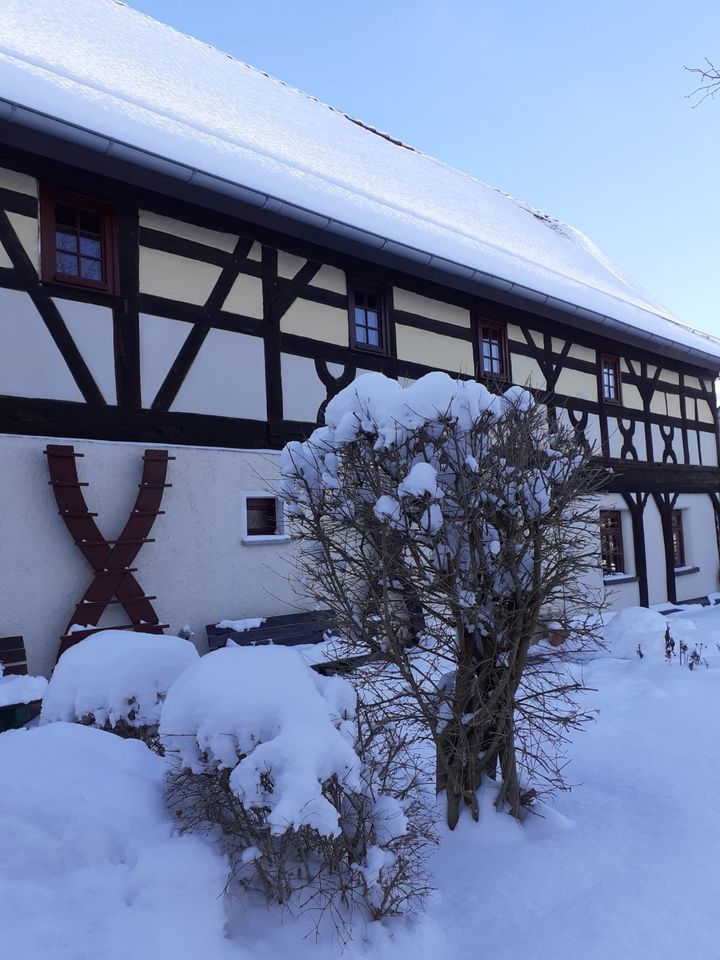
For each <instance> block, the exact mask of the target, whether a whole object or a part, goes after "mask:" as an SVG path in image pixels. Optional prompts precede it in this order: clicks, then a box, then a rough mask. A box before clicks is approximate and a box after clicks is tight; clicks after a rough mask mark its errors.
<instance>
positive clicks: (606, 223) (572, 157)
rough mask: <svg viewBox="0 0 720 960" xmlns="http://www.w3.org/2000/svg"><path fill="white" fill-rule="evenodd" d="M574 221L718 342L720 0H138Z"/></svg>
mask: <svg viewBox="0 0 720 960" xmlns="http://www.w3.org/2000/svg"><path fill="white" fill-rule="evenodd" d="M131 6H134V7H136V8H137V9H139V10H143V11H144V12H146V13H148V14H150V15H151V16H153V17H155V18H156V19H158V20H162V21H164V22H165V23H169V24H171V25H172V26H174V27H176V28H177V29H179V30H181V31H183V32H185V33H190V34H193V35H194V36H196V37H199V38H200V39H202V40H206V41H207V42H208V43H211V44H213V45H214V46H217V47H219V48H221V49H223V50H225V51H227V52H228V53H231V54H233V55H234V56H236V57H238V58H239V59H242V60H246V61H248V62H249V63H252V64H254V65H255V66H257V67H259V68H261V69H263V70H266V71H268V72H269V73H272V74H274V75H275V76H277V77H279V78H281V79H283V80H285V81H287V82H288V83H291V84H293V85H294V86H297V87H299V88H300V89H302V90H304V91H305V92H306V93H310V94H313V95H314V96H316V97H319V98H320V99H322V100H325V101H326V102H328V103H330V104H332V105H333V106H335V107H338V108H340V109H342V110H345V111H346V112H348V113H350V114H352V115H353V116H357V117H360V118H362V119H363V120H365V121H367V122H368V123H372V124H373V125H375V126H377V127H380V128H381V129H384V130H387V131H389V132H391V133H393V134H394V135H396V136H398V137H400V138H402V139H403V140H405V141H407V142H408V143H411V144H413V145H414V146H416V147H419V148H420V149H422V150H425V151H426V152H428V153H431V154H433V155H435V156H437V157H440V158H441V159H443V160H445V161H447V162H449V163H452V164H453V165H454V166H457V167H460V168H461V169H463V170H466V171H467V172H469V173H472V174H474V175H475V176H477V177H479V178H481V179H482V180H485V181H486V182H488V183H491V184H492V185H493V186H496V187H500V188H501V189H503V190H505V191H507V192H508V193H511V194H513V195H515V196H517V197H520V198H522V199H523V200H526V201H527V202H528V203H531V204H533V205H534V206H536V207H539V208H541V209H543V210H546V211H547V212H548V213H551V214H552V215H553V216H556V217H559V218H561V219H564V220H567V221H569V222H570V223H572V224H573V225H574V226H576V227H579V228H580V229H581V230H583V231H585V233H587V234H588V236H589V237H590V238H591V239H592V240H593V241H594V242H595V243H596V244H598V246H600V247H601V249H603V250H604V252H605V253H606V254H608V255H609V256H610V257H612V258H613V259H614V260H616V261H617V262H618V263H619V264H620V266H621V267H623V268H624V269H625V270H626V271H627V272H628V273H630V274H632V275H633V276H634V277H635V278H636V279H637V280H638V281H639V282H640V283H641V284H643V285H644V286H645V287H646V288H647V290H648V291H649V292H650V293H651V294H652V295H654V296H655V298H656V299H658V300H660V301H661V302H662V303H664V304H665V305H666V306H667V307H668V308H669V309H671V310H672V311H674V312H675V313H676V314H677V315H678V316H679V317H680V319H682V320H683V321H684V322H686V323H689V324H691V325H693V326H696V327H699V328H701V329H704V330H708V331H710V332H712V333H715V334H716V335H718V336H720V302H719V300H718V296H717V294H716V289H715V288H716V278H717V277H718V274H719V273H720V269H719V268H720V167H719V165H718V157H720V99H718V100H717V101H716V102H714V101H707V102H706V103H705V104H703V105H702V106H700V107H698V108H696V109H693V108H692V102H691V101H690V100H688V99H687V94H688V93H689V92H690V91H691V90H692V89H693V85H694V81H693V77H692V76H691V75H690V74H688V73H686V72H685V71H684V69H683V65H684V64H689V65H695V64H698V63H700V62H701V61H702V60H703V58H704V57H706V56H707V57H710V58H711V59H712V58H715V59H716V60H718V61H720V3H718V2H717V0H685V2H684V3H683V4H680V3H679V2H678V0H674V2H669V0H603V2H602V3H600V2H597V0H584V2H583V0H363V2H359V0H132V2H131Z"/></svg>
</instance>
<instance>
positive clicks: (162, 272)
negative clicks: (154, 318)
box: [140, 247, 221, 306]
mask: <svg viewBox="0 0 720 960" xmlns="http://www.w3.org/2000/svg"><path fill="white" fill-rule="evenodd" d="M220 273H221V268H220V267H218V266H216V265H215V264H214V263H204V262H203V261H202V260H191V259H190V258H189V257H178V256H177V255H176V254H174V253H165V252H164V251H162V250H151V249H150V248H149V247H140V291H141V292H142V293H150V294H154V295H155V296H157V297H167V298H168V299H170V300H182V301H184V302H185V303H195V304H197V305H199V306H200V305H202V304H203V303H205V301H206V300H207V298H208V297H209V296H210V294H211V292H212V289H213V287H214V286H215V283H216V281H217V279H218V277H219V276H220Z"/></svg>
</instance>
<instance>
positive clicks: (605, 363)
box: [600, 357, 620, 403]
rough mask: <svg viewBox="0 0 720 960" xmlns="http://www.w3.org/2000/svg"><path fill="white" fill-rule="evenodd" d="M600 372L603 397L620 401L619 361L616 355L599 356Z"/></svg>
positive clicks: (609, 400)
mask: <svg viewBox="0 0 720 960" xmlns="http://www.w3.org/2000/svg"><path fill="white" fill-rule="evenodd" d="M600 373H601V379H602V395H603V399H604V400H606V401H607V402H608V403H620V361H619V360H618V358H617V357H601V358H600Z"/></svg>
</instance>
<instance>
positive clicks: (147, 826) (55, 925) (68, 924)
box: [0, 723, 246, 960]
mask: <svg viewBox="0 0 720 960" xmlns="http://www.w3.org/2000/svg"><path fill="white" fill-rule="evenodd" d="M165 767H166V764H165V762H164V761H162V760H161V759H160V758H159V757H157V756H155V755H154V754H152V753H151V752H150V751H149V750H148V749H147V747H145V745H144V744H142V743H138V742H137V741H129V740H124V739H121V738H120V737H117V736H114V735H113V734H111V733H106V732H104V731H101V730H94V729H91V728H87V727H83V726H80V725H78V724H67V723H53V724H48V725H46V726H42V727H37V728H34V729H31V730H18V731H12V732H9V733H3V734H0V865H1V867H0V942H1V943H2V949H1V950H0V953H2V956H3V958H13V957H25V958H33V960H35V958H38V960H40V958H48V960H50V958H52V960H80V958H91V957H92V958H98V960H99V958H103V960H121V958H125V957H133V958H135V960H161V958H164V957H172V958H173V960H196V958H198V957H212V958H213V960H230V958H231V957H233V958H235V960H242V958H245V957H246V954H245V953H244V951H238V950H236V949H231V948H230V945H229V943H228V941H227V940H226V939H225V936H224V926H225V922H226V917H225V907H224V903H223V898H222V892H223V888H224V886H225V882H226V879H227V863H226V862H225V861H224V860H223V858H222V857H221V856H220V855H219V854H218V853H217V851H215V850H214V849H213V848H212V847H211V846H210V845H209V844H208V843H207V842H206V841H204V840H202V839H200V838H196V837H180V836H178V835H177V833H176V832H174V831H173V830H172V824H171V823H170V821H169V820H168V818H167V815H166V814H165V812H164V809H163V803H162V789H163V777H164V773H165Z"/></svg>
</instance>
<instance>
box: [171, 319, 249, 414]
mask: <svg viewBox="0 0 720 960" xmlns="http://www.w3.org/2000/svg"><path fill="white" fill-rule="evenodd" d="M171 410H173V411H175V410H177V411H184V412H186V413H204V414H210V415H214V416H219V417H243V418H245V419H248V420H265V419H266V417H267V396H266V393H265V345H264V343H263V341H262V340H261V338H260V337H250V336H247V335H246V334H244V333H235V332H234V331H230V330H216V329H213V330H211V331H210V332H209V333H208V335H207V337H206V338H205V342H204V343H203V345H202V346H201V347H200V352H199V353H198V355H197V357H196V358H195V361H194V363H193V365H192V366H191V367H190V370H189V372H188V374H187V376H186V377H185V380H184V381H183V384H182V386H181V387H180V390H179V391H178V395H177V397H176V398H175V402H174V403H173V405H172V407H171Z"/></svg>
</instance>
